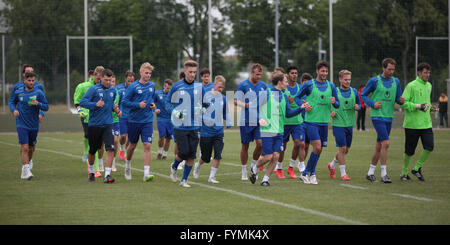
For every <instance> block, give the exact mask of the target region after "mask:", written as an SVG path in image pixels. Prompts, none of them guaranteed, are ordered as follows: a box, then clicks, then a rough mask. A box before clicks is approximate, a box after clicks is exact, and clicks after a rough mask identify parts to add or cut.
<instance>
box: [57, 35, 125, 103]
mask: <svg viewBox="0 0 450 245" xmlns="http://www.w3.org/2000/svg"><path fill="white" fill-rule="evenodd" d="M72 39H81V40H83V39H84V36H66V61H67V94H66V97H67V98H66V99H67V101H66V102H67V110H68V111H69V112H71V110H70V59H69V58H70V52H69V50H70V40H72ZM90 39H110V40H123V39H128V40H129V47H130V70H131V71H132V70H133V36H89V37H88V40H90ZM87 60H88V58H87V57H86V59H85V62H87Z"/></svg>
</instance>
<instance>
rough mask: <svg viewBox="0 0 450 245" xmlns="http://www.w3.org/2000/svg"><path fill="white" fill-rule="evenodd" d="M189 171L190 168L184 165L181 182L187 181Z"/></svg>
mask: <svg viewBox="0 0 450 245" xmlns="http://www.w3.org/2000/svg"><path fill="white" fill-rule="evenodd" d="M191 169H192V166H188V165H184V172H183V178H182V179H181V181H183V180H187V179H188V177H189V174H190V173H191Z"/></svg>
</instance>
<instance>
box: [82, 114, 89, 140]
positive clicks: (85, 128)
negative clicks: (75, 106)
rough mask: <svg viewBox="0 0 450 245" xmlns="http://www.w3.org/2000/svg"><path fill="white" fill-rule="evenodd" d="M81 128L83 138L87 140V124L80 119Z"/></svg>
mask: <svg viewBox="0 0 450 245" xmlns="http://www.w3.org/2000/svg"><path fill="white" fill-rule="evenodd" d="M81 126H83V131H84V138H86V139H89V132H88V124H87V123H86V122H84V118H81Z"/></svg>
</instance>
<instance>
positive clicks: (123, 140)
mask: <svg viewBox="0 0 450 245" xmlns="http://www.w3.org/2000/svg"><path fill="white" fill-rule="evenodd" d="M134 78H135V74H134V72H132V71H130V70H127V71H126V72H125V82H123V83H121V84H119V85H117V87H116V88H117V91H118V93H119V108H120V111H122V116H121V117H120V118H119V130H120V138H119V144H120V150H119V160H121V161H126V160H127V155H126V153H127V147H128V145H129V144H130V142H128V140H127V136H128V119H127V118H128V108H127V107H126V106H125V105H124V104H123V98H124V97H125V93H126V91H127V88H128V86H129V85H130V84H131V83H132V82H134Z"/></svg>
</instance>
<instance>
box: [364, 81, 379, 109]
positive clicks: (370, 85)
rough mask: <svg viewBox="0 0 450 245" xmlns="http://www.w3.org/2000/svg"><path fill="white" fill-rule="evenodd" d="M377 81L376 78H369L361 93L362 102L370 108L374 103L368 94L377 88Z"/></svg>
mask: <svg viewBox="0 0 450 245" xmlns="http://www.w3.org/2000/svg"><path fill="white" fill-rule="evenodd" d="M377 83H378V81H377V80H376V78H375V79H370V80H369V81H368V82H367V85H366V86H365V87H364V89H363V91H362V93H361V98H362V99H363V101H364V104H365V105H367V106H370V107H372V108H374V105H375V103H374V102H373V101H372V100H371V99H370V98H369V94H370V93H372V92H373V91H375V89H376V88H377Z"/></svg>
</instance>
